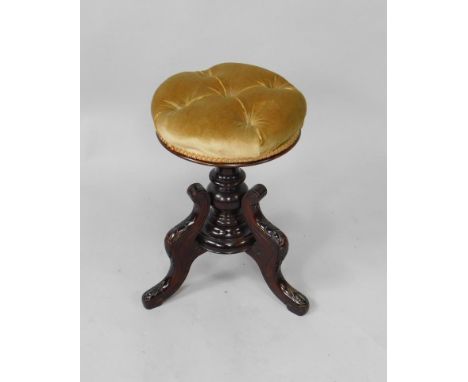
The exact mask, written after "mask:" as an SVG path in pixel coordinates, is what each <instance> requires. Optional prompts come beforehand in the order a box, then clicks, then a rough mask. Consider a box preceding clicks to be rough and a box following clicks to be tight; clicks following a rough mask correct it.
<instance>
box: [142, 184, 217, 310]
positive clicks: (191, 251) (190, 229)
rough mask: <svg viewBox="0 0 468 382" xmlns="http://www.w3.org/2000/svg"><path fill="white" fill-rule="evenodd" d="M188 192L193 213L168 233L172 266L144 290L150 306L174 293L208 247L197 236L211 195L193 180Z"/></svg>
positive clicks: (147, 305)
mask: <svg viewBox="0 0 468 382" xmlns="http://www.w3.org/2000/svg"><path fill="white" fill-rule="evenodd" d="M187 193H188V195H189V196H190V198H191V199H192V201H193V203H194V206H193V210H192V213H191V214H190V215H189V216H188V217H187V218H186V219H185V220H183V221H182V222H181V223H179V224H178V225H176V226H175V227H174V228H172V229H171V230H170V231H169V232H168V233H167V235H166V239H165V241H164V243H165V247H166V252H167V254H168V255H169V258H170V259H171V267H170V269H169V272H168V274H167V275H166V277H165V278H164V279H163V280H162V281H161V282H160V283H159V284H157V285H155V286H154V287H153V288H151V289H149V290H148V291H146V292H145V293H144V294H143V296H142V301H143V305H144V306H145V308H147V309H152V308H155V307H157V306H159V305H161V304H162V303H163V302H164V301H165V300H166V299H167V298H169V297H170V296H171V295H172V294H174V293H175V292H176V291H177V289H179V288H180V286H181V285H182V283H183V282H184V280H185V278H186V277H187V274H188V272H189V270H190V266H191V265H192V263H193V261H194V260H195V259H196V258H197V257H198V256H200V255H201V254H202V253H204V252H205V251H206V250H205V249H203V248H202V247H201V246H200V245H199V244H198V243H197V241H196V239H197V236H198V234H199V233H200V231H201V229H202V227H203V225H204V224H205V221H206V218H207V216H208V212H209V210H210V196H209V194H208V192H207V191H206V190H205V189H204V188H203V186H202V185H201V184H199V183H194V184H192V185H191V186H190V187H189V188H188V189H187Z"/></svg>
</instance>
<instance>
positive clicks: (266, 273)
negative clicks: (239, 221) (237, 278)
mask: <svg viewBox="0 0 468 382" xmlns="http://www.w3.org/2000/svg"><path fill="white" fill-rule="evenodd" d="M266 193H267V189H266V188H265V186H263V185H261V184H257V185H256V186H254V187H252V188H251V189H250V190H249V191H247V193H246V194H245V195H244V197H243V199H242V211H243V214H244V217H245V219H246V221H247V224H248V226H249V228H250V230H251V231H252V233H253V235H254V237H255V243H254V244H253V246H252V247H251V248H249V249H248V250H247V253H248V254H249V255H250V256H252V258H253V259H254V260H255V261H256V262H257V264H258V266H259V267H260V270H261V272H262V275H263V277H264V279H265V281H266V283H267V284H268V286H269V287H270V289H271V290H272V291H273V293H274V294H275V295H276V296H277V297H278V298H279V299H280V300H281V301H282V302H283V303H284V304H286V306H287V308H288V309H289V310H290V311H291V312H293V313H295V314H297V315H299V316H302V315H304V314H305V313H306V312H307V310H308V309H309V301H308V300H307V298H306V297H305V296H304V295H303V294H302V293H300V292H298V291H297V290H296V289H294V288H293V287H292V286H291V285H290V284H289V283H288V282H287V281H286V280H285V279H284V277H283V275H282V273H281V263H282V262H283V260H284V258H285V256H286V253H287V252H288V239H287V237H286V235H285V234H284V233H283V232H281V231H280V230H279V229H278V228H277V227H275V226H274V225H273V224H272V223H270V222H269V221H268V220H267V219H266V218H265V217H264V216H263V214H262V211H261V209H260V206H259V202H260V200H261V199H262V198H263V197H264V196H265V195H266Z"/></svg>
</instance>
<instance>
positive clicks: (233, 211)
mask: <svg viewBox="0 0 468 382" xmlns="http://www.w3.org/2000/svg"><path fill="white" fill-rule="evenodd" d="M210 180H211V183H210V184H209V186H208V189H207V190H205V189H204V188H203V186H202V185H201V184H199V183H195V184H192V185H191V186H190V187H189V188H188V190H187V193H188V194H189V196H190V198H191V199H192V201H193V203H194V206H193V210H192V213H191V214H190V215H189V216H188V217H187V218H186V219H184V220H183V221H182V222H181V223H179V224H178V225H176V226H175V227H174V228H172V229H171V230H170V231H169V232H168V234H167V235H166V238H165V241H164V242H165V247H166V252H167V254H168V255H169V258H170V260H171V267H170V269H169V272H168V274H167V275H166V277H165V278H164V279H163V280H162V281H161V282H160V283H158V284H156V285H155V286H154V287H152V288H151V289H149V290H148V291H146V292H145V293H144V294H143V296H142V301H143V305H144V306H145V308H147V309H152V308H155V307H157V306H159V305H161V304H162V303H163V302H164V301H165V300H166V299H167V298H169V297H170V296H171V295H172V294H174V293H175V292H176V291H177V290H178V289H179V288H180V286H181V285H182V283H183V282H184V280H185V278H186V277H187V274H188V272H189V270H190V266H191V265H192V263H193V261H194V260H195V259H196V258H197V257H198V256H200V255H201V254H203V253H205V252H207V251H210V252H215V253H220V254H233V253H238V252H246V253H247V254H248V255H250V256H251V257H252V258H253V259H254V260H255V262H256V263H257V264H258V266H259V268H260V270H261V272H262V275H263V278H264V279H265V281H266V283H267V284H268V286H269V287H270V289H271V290H272V292H273V293H274V294H275V295H276V296H277V297H278V298H279V299H280V300H281V301H282V302H283V303H284V304H285V305H286V307H287V308H288V309H289V310H290V311H291V312H293V313H295V314H297V315H299V316H302V315H304V314H305V313H306V312H307V311H308V309H309V302H308V300H307V298H306V297H305V296H304V295H303V294H302V293H300V292H298V291H297V290H296V289H294V288H293V287H292V286H291V285H290V284H289V283H288V282H287V281H286V280H285V278H284V277H283V275H282V273H281V263H282V262H283V260H284V258H285V256H286V254H287V252H288V239H287V237H286V235H285V234H284V233H283V232H282V231H281V230H279V229H278V228H277V227H275V226H274V225H273V224H272V223H270V222H269V221H268V220H267V219H266V218H265V216H263V213H262V211H261V209H260V205H259V202H260V200H261V199H262V198H263V197H264V196H265V195H266V193H267V190H266V188H265V186H263V185H261V184H258V185H256V186H254V187H252V188H251V189H250V190H249V189H248V187H247V185H246V184H245V183H244V180H245V173H244V171H243V170H242V169H240V168H239V167H218V168H214V169H213V170H212V171H211V172H210Z"/></svg>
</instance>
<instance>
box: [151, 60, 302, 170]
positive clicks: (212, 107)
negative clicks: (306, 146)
mask: <svg viewBox="0 0 468 382" xmlns="http://www.w3.org/2000/svg"><path fill="white" fill-rule="evenodd" d="M151 112H152V115H153V121H154V125H155V127H156V133H157V135H158V137H159V139H160V140H161V141H162V143H163V144H164V145H165V146H167V147H168V148H169V149H170V150H172V151H174V152H176V153H178V154H181V155H182V156H185V157H188V158H191V159H195V160H200V161H203V162H208V163H213V164H216V163H226V164H235V163H239V164H240V163H248V162H256V161H259V160H263V159H267V158H269V157H272V156H276V155H278V154H280V153H281V152H283V151H286V150H287V149H288V148H290V147H291V146H292V145H294V144H295V143H296V141H297V139H298V138H299V135H300V130H301V127H302V124H303V122H304V117H305V114H306V101H305V99H304V96H303V95H302V94H301V93H300V92H299V91H298V90H297V89H296V88H295V87H294V86H293V85H291V84H290V83H289V82H287V81H286V80H285V79H284V78H283V77H281V76H279V75H278V74H276V73H273V72H271V71H269V70H266V69H263V68H260V67H258V66H253V65H246V64H237V63H225V64H219V65H216V66H213V67H212V68H210V69H208V70H203V71H198V72H183V73H179V74H176V75H174V76H172V77H170V78H168V79H167V80H166V81H164V82H163V83H162V84H161V86H160V87H159V88H158V89H157V90H156V92H155V94H154V96H153V102H152V105H151Z"/></svg>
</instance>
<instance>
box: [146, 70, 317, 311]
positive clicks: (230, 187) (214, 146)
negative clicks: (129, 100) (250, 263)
mask: <svg viewBox="0 0 468 382" xmlns="http://www.w3.org/2000/svg"><path fill="white" fill-rule="evenodd" d="M151 113H152V116H153V121H154V125H155V127H156V135H157V137H158V139H159V140H160V142H161V143H162V145H163V146H164V147H165V148H166V149H168V150H169V151H170V152H172V153H173V154H176V155H178V156H179V157H182V158H184V159H187V160H190V161H192V162H197V163H200V164H204V165H209V166H213V167H214V168H213V169H212V170H211V172H210V180H211V182H210V184H209V185H208V187H207V189H206V190H205V188H203V186H202V185H201V184H199V183H195V184H192V185H191V186H190V187H189V188H188V190H187V192H188V195H189V197H190V198H191V199H192V201H193V203H194V207H193V211H192V213H191V214H190V215H189V216H188V217H187V218H186V219H185V220H183V221H182V222H181V223H179V224H178V225H176V226H175V227H174V228H172V229H171V230H170V231H169V232H168V234H167V235H166V238H165V241H164V243H165V247H166V251H167V253H168V255H169V258H170V260H171V267H170V269H169V272H168V274H167V276H166V277H165V278H164V279H163V280H162V281H161V282H160V283H159V284H157V285H155V286H154V287H153V288H151V289H149V290H148V291H146V292H145V293H144V294H143V297H142V301H143V305H144V306H145V307H146V308H147V309H152V308H155V307H157V306H159V305H161V304H162V303H163V302H164V301H165V300H166V299H167V298H169V297H170V296H171V295H172V294H173V293H174V292H176V291H177V289H179V288H180V286H181V285H182V283H183V282H184V280H185V278H186V277H187V274H188V272H189V270H190V266H191V264H192V262H193V261H194V260H195V259H196V258H197V257H198V256H200V255H201V254H203V253H205V252H207V251H210V252H215V253H220V254H233V253H238V252H246V253H247V254H248V255H250V256H251V257H252V258H253V259H254V260H255V261H256V263H257V264H258V266H259V267H260V270H261V272H262V274H263V277H264V279H265V281H266V283H267V284H268V286H269V287H270V289H271V290H272V291H273V293H274V294H275V295H276V296H277V297H278V298H279V299H280V300H281V301H282V302H283V303H284V304H285V305H286V306H287V308H288V309H289V310H290V311H291V312H293V313H295V314H297V315H303V314H305V313H306V312H307V310H308V309H309V302H308V300H307V298H306V297H305V296H304V295H303V294H302V293H300V292H298V291H297V290H296V289H294V288H293V287H292V286H291V285H290V284H289V283H288V282H287V281H286V280H285V279H284V277H283V275H282V273H281V263H282V261H283V259H284V257H285V256H286V253H287V251H288V239H287V238H286V236H285V234H284V233H283V232H281V231H280V230H279V229H278V228H277V227H275V226H274V225H273V224H272V223H270V222H269V221H268V220H267V219H266V218H265V217H264V216H263V214H262V211H261V209H260V206H259V202H260V200H261V199H262V198H263V197H264V196H265V195H266V193H267V190H266V188H265V186H263V185H261V184H257V185H256V186H254V187H252V188H251V189H249V188H248V187H247V185H246V184H245V183H244V180H245V172H244V171H243V170H242V169H241V168H240V167H241V166H251V165H255V164H259V163H262V162H267V161H270V160H272V159H275V158H277V157H279V156H281V155H283V154H284V153H286V152H287V151H289V150H290V149H291V148H292V147H293V146H294V145H295V144H296V142H297V141H298V139H299V136H300V133H301V128H302V124H303V122H304V117H305V114H306V101H305V99H304V96H303V95H302V94H301V93H300V92H299V91H298V90H297V89H296V88H295V87H294V86H293V85H291V84H290V83H289V82H287V81H286V80H285V79H284V78H283V77H281V76H279V75H278V74H275V73H273V72H271V71H269V70H266V69H263V68H260V67H258V66H253V65H246V64H237V63H224V64H220V65H216V66H213V67H212V68H210V69H208V70H204V71H198V72H183V73H179V74H176V75H174V76H172V77H170V78H169V79H167V80H166V81H165V82H163V83H162V84H161V86H160V87H159V88H158V89H157V90H156V92H155V94H154V97H153V101H152V104H151Z"/></svg>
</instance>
